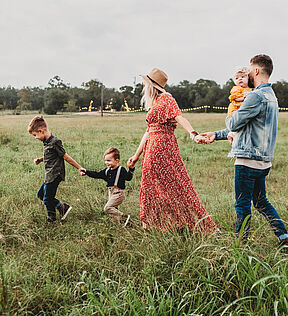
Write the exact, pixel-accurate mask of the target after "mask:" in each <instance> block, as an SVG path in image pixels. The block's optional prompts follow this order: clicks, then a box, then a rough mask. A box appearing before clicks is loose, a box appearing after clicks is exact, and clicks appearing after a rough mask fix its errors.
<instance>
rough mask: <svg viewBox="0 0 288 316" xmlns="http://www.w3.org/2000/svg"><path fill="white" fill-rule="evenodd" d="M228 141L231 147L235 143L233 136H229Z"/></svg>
mask: <svg viewBox="0 0 288 316" xmlns="http://www.w3.org/2000/svg"><path fill="white" fill-rule="evenodd" d="M227 139H228V140H229V143H230V145H232V143H233V137H232V136H227Z"/></svg>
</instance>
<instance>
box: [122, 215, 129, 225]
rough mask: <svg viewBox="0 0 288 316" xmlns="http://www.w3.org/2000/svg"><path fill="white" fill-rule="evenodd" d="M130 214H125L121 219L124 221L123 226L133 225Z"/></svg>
mask: <svg viewBox="0 0 288 316" xmlns="http://www.w3.org/2000/svg"><path fill="white" fill-rule="evenodd" d="M129 220H130V215H125V214H124V215H123V216H122V219H121V221H122V222H124V225H123V227H127V226H131V223H130V222H129Z"/></svg>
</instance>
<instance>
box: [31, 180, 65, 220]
mask: <svg viewBox="0 0 288 316" xmlns="http://www.w3.org/2000/svg"><path fill="white" fill-rule="evenodd" d="M60 182H61V178H60V177H57V178H56V179H55V180H54V181H53V182H50V183H43V184H42V185H41V187H40V189H39V191H38V192H37V197H38V198H39V199H40V200H42V201H43V202H44V205H45V206H46V209H47V212H48V218H49V219H50V220H56V208H58V207H59V206H60V205H61V204H62V203H61V202H60V201H59V200H57V199H56V198H55V195H56V192H57V188H58V185H59V183H60Z"/></svg>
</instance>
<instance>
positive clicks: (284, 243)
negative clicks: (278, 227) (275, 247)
mask: <svg viewBox="0 0 288 316" xmlns="http://www.w3.org/2000/svg"><path fill="white" fill-rule="evenodd" d="M284 246H286V247H288V238H285V239H283V240H281V241H280V242H279V247H284Z"/></svg>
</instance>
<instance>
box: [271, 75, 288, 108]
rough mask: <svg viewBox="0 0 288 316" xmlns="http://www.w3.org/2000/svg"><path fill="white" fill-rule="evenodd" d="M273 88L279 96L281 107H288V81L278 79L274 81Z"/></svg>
mask: <svg viewBox="0 0 288 316" xmlns="http://www.w3.org/2000/svg"><path fill="white" fill-rule="evenodd" d="M272 88H273V90H274V92H275V94H276V96H277V99H278V104H279V106H280V107H288V82H287V81H284V80H282V81H277V82H275V83H273V85H272Z"/></svg>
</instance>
